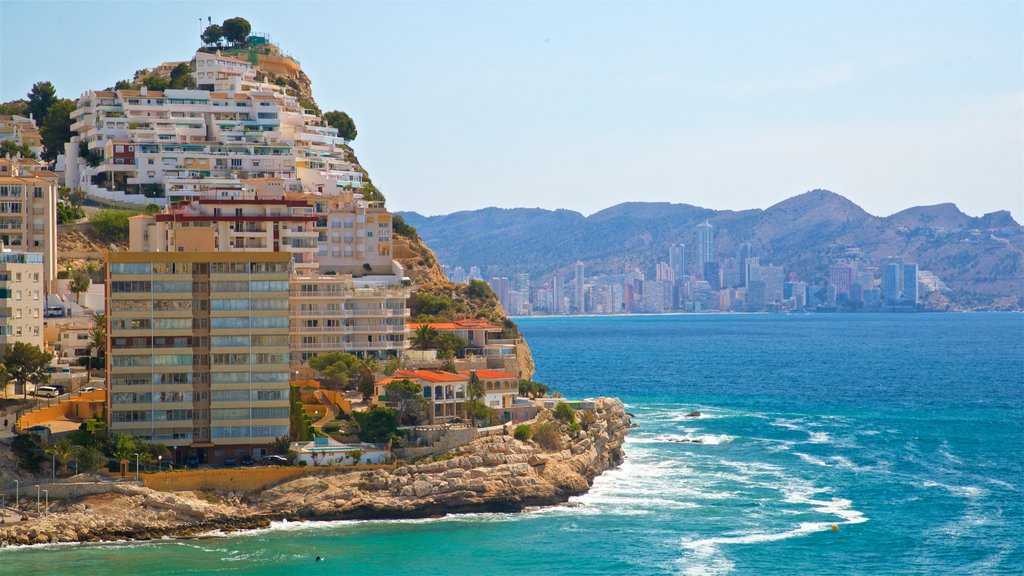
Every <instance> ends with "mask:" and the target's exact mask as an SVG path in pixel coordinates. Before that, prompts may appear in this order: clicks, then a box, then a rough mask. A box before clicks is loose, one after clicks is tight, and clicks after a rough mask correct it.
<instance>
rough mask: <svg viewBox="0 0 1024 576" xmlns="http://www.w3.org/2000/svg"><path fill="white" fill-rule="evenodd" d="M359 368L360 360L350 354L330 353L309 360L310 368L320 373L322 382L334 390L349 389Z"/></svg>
mask: <svg viewBox="0 0 1024 576" xmlns="http://www.w3.org/2000/svg"><path fill="white" fill-rule="evenodd" d="M359 366H360V361H359V358H358V357H356V356H355V355H353V354H349V353H348V352H328V353H326V354H319V355H317V356H314V357H313V358H311V359H310V360H309V367H310V368H312V369H313V370H316V371H317V372H320V379H321V381H322V382H323V383H324V384H326V385H328V386H331V387H334V388H347V387H348V385H349V382H350V381H351V380H352V379H353V378H354V377H355V376H356V375H357V370H358V368H359Z"/></svg>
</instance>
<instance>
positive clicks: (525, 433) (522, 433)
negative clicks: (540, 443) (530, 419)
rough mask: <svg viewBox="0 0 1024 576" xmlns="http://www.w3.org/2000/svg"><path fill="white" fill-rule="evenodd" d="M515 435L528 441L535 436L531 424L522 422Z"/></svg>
mask: <svg viewBox="0 0 1024 576" xmlns="http://www.w3.org/2000/svg"><path fill="white" fill-rule="evenodd" d="M513 436H514V437H515V439H516V440H522V441H523V442H526V441H527V440H529V439H530V438H531V437H532V436H533V430H531V429H530V425H529V424H520V425H519V426H516V431H515V433H514V434H513Z"/></svg>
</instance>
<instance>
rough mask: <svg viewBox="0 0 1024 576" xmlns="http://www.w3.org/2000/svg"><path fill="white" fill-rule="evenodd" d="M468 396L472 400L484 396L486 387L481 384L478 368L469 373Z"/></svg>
mask: <svg viewBox="0 0 1024 576" xmlns="http://www.w3.org/2000/svg"><path fill="white" fill-rule="evenodd" d="M466 396H467V397H469V399H470V400H479V399H481V398H483V397H484V387H483V386H482V385H481V384H480V377H479V376H477V375H476V370H474V371H472V372H471V373H470V374H469V383H468V384H467V385H466Z"/></svg>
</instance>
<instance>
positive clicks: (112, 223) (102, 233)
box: [89, 208, 135, 242]
mask: <svg viewBox="0 0 1024 576" xmlns="http://www.w3.org/2000/svg"><path fill="white" fill-rule="evenodd" d="M134 214H135V213H134V212H129V211H127V210H114V209H112V208H104V209H103V210H100V211H98V212H96V213H95V214H93V215H92V218H90V219H89V226H90V227H91V228H92V231H93V233H95V234H96V235H97V236H99V237H100V238H101V239H103V240H105V241H107V242H127V241H128V218H130V217H131V216H133V215H134Z"/></svg>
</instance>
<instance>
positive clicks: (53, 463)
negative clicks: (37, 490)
mask: <svg viewBox="0 0 1024 576" xmlns="http://www.w3.org/2000/svg"><path fill="white" fill-rule="evenodd" d="M50 478H53V479H54V480H56V479H57V453H56V452H55V453H53V454H50Z"/></svg>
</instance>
